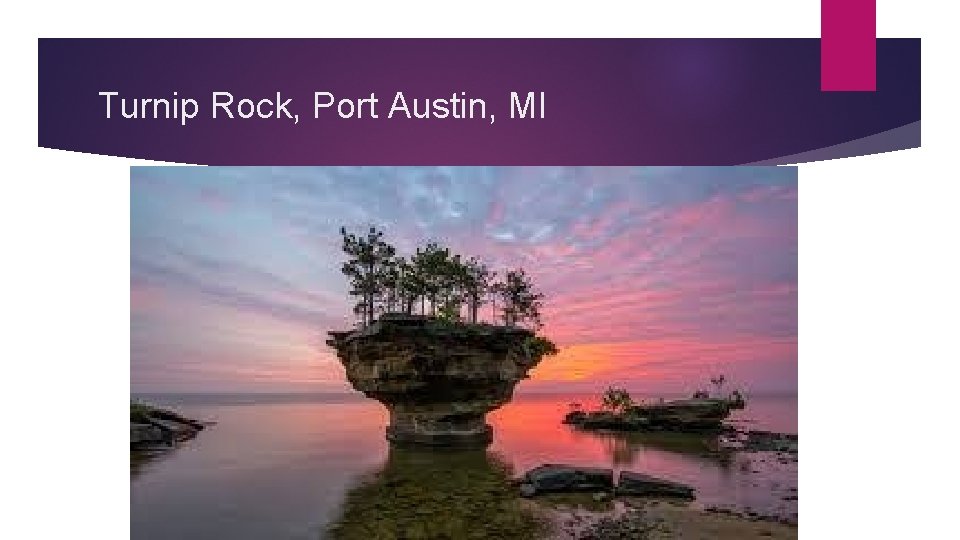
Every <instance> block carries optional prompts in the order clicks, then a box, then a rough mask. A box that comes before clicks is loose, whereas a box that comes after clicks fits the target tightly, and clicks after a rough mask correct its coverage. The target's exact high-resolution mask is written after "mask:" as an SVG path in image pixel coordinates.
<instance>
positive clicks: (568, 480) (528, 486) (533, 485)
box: [520, 464, 613, 497]
mask: <svg viewBox="0 0 960 540" xmlns="http://www.w3.org/2000/svg"><path fill="white" fill-rule="evenodd" d="M523 479H524V483H523V484H522V485H521V487H520V492H521V493H522V494H524V496H527V497H529V496H532V495H535V494H538V493H559V492H575V491H610V490H612V489H613V471H612V470H610V469H604V468H596V467H574V466H572V465H554V464H547V465H541V466H539V467H537V468H535V469H531V470H530V471H528V472H527V474H525V475H524V477H523Z"/></svg>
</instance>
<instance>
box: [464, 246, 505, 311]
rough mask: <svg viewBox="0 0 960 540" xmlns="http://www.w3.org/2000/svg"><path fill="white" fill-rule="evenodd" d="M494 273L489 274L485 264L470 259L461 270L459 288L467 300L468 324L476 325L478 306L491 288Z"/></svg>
mask: <svg viewBox="0 0 960 540" xmlns="http://www.w3.org/2000/svg"><path fill="white" fill-rule="evenodd" d="M495 276H496V272H491V271H490V270H489V269H488V268H487V266H486V265H485V264H483V263H482V262H481V261H479V260H478V259H476V258H474V257H470V259H468V260H467V261H466V262H465V263H463V265H462V268H461V276H460V278H461V287H462V288H463V292H464V295H465V296H466V299H467V308H468V309H469V314H470V315H469V319H470V322H472V323H476V322H477V318H478V313H479V311H480V306H481V305H483V303H484V298H486V296H487V293H488V292H489V291H490V288H491V286H492V284H493V283H492V280H493V279H494V277H495Z"/></svg>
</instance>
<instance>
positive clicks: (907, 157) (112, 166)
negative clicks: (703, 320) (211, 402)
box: [0, 0, 960, 539]
mask: <svg viewBox="0 0 960 540" xmlns="http://www.w3.org/2000/svg"><path fill="white" fill-rule="evenodd" d="M98 4H100V5H102V6H104V7H100V8H98V7H95V6H94V5H93V3H91V2H72V3H69V4H66V5H63V6H58V5H42V4H37V5H35V6H32V7H29V8H27V7H14V5H16V6H22V5H23V4H22V3H18V4H9V3H8V4H7V5H6V6H5V8H4V16H3V22H2V25H3V30H4V32H3V40H4V43H3V49H2V50H3V55H4V57H3V73H4V77H3V84H2V85H0V86H2V89H0V92H2V94H0V96H2V102H0V103H2V106H3V109H2V116H0V118H2V120H0V122H2V133H3V141H2V143H3V144H2V146H0V149H2V152H3V155H4V160H3V165H4V166H3V169H2V173H0V182H2V187H0V253H2V255H3V258H2V263H0V272H2V279H0V310H2V311H0V313H2V315H0V316H2V322H0V329H2V330H0V359H2V360H3V365H2V368H0V414H2V419H3V423H2V431H0V433H2V440H3V441H2V443H0V452H2V459H0V466H2V475H0V503H2V506H0V508H2V510H0V515H2V518H0V537H3V538H15V539H20V538H66V537H71V538H72V537H79V538H86V537H91V538H125V537H127V536H128V535H129V519H128V511H129V489H130V488H129V471H128V463H129V462H128V460H129V455H128V451H127V449H126V445H127V441H128V433H127V427H126V424H127V420H126V418H127V412H126V403H127V401H128V399H129V264H130V251H129V248H130V246H129V222H130V216H129V211H130V208H129V185H128V183H129V169H128V167H129V166H130V165H131V164H135V163H145V162H137V161H135V160H128V159H119V158H108V157H102V156H90V155H84V154H75V153H69V152H61V151H54V150H44V149H38V148H36V140H37V137H36V129H37V128H36V126H37V122H36V118H37V116H36V96H37V92H36V84H37V76H36V54H37V45H36V39H37V38H38V37H146V36H155V37H183V36H190V37H215V36H233V37H255V36H256V37H266V36H270V37H341V36H354V37H386V36H406V37H456V36H484V37H496V36H500V37H504V36H509V37H546V36H550V37H818V36H819V3H818V2H816V1H810V0H802V1H797V0H795V1H791V2H786V1H774V0H727V1H724V2H719V1H715V0H714V1H710V0H698V1H691V0H685V1H682V0H672V1H670V2H664V1H648V2H629V3H622V4H621V3H614V2H597V1H594V2H582V1H580V2H573V3H569V4H566V3H562V4H561V3H556V2H554V3H549V4H550V5H549V6H548V5H546V4H547V3H545V2H526V3H522V2H519V1H510V2H502V1H493V2H491V1H488V2H482V3H474V2H469V3H468V2H463V3H449V2H410V1H408V2H402V3H389V2H369V1H364V2H356V1H355V2H344V3H338V4H337V5H321V4H320V3H317V2H314V3H311V4H308V5H307V6H296V5H289V6H288V5H287V4H285V3H284V2H269V3H263V2H257V3H253V2H243V1H233V2H209V3H205V2H197V1H195V0H194V1H189V2H183V1H172V2H163V3H154V2H150V3H138V2H129V0H127V1H124V2H99V3H98ZM111 4H112V5H111ZM428 4H429V6H428V7H422V6H424V5H428ZM878 4H879V6H878V34H879V35H880V36H881V37H922V38H923V45H922V48H923V66H924V80H923V148H922V149H919V150H911V151H904V152H896V153H890V154H884V155H878V156H871V157H864V158H853V159H844V160H836V161H829V162H824V163H818V164H806V165H803V166H802V167H801V169H800V286H799V295H800V307H799V309H800V358H799V365H800V368H799V369H800V431H801V433H802V434H803V437H804V444H803V466H802V467H801V469H800V474H801V479H800V480H801V489H800V491H801V497H800V514H801V516H802V517H801V522H802V527H801V529H800V530H801V531H802V535H803V536H802V537H804V538H817V539H819V538H848V537H857V538H888V537H892V538H900V537H910V538H941V537H953V535H955V534H956V528H955V526H954V525H953V524H952V522H953V519H952V518H953V516H952V515H951V513H952V512H953V511H954V510H953V506H954V505H953V499H954V497H955V492H956V487H955V485H954V482H955V481H956V476H957V475H956V465H955V463H956V462H957V459H958V458H957V456H956V454H957V450H956V448H955V447H954V446H953V441H954V440H955V439H956V437H955V435H954V426H955V425H956V423H957V420H956V418H955V416H954V411H955V410H956V409H957V408H958V407H957V406H956V405H955V403H956V400H957V398H958V396H957V395H956V392H955V391H954V387H955V386H957V382H956V381H957V379H956V378H955V377H954V375H956V373H957V370H956V363H957V362H960V353H958V347H957V345H956V340H957V337H956V336H958V335H960V332H958V329H957V323H958V322H960V316H958V300H960V298H958V294H957V293H958V286H957V284H956V281H957V280H958V279H960V277H958V276H960V271H958V270H960V268H958V263H957V257H956V253H957V251H958V247H957V246H958V245H960V240H958V238H957V236H958V232H960V226H958V225H960V224H958V219H957V215H958V211H957V209H956V200H957V199H956V196H957V195H958V189H957V187H956V186H957V182H958V178H960V174H958V173H957V166H956V165H955V164H954V163H952V160H950V159H949V158H950V157H952V155H953V154H954V152H956V151H957V145H956V142H957V141H956V137H955V136H954V126H956V125H957V124H956V120H957V117H956V108H955V106H954V103H955V101H956V98H955V96H954V95H953V93H954V92H955V91H956V87H955V86H952V85H951V81H952V78H953V69H955V66H956V60H955V55H954V53H955V50H954V47H953V44H952V43H951V42H952V41H953V39H952V32H953V29H952V28H949V27H948V26H947V24H951V25H952V21H953V18H952V17H946V16H944V14H937V13H934V12H933V11H930V12H926V13H925V12H924V9H925V8H926V5H925V4H920V3H917V2H893V1H890V0H883V1H879V2H878ZM932 4H933V3H932V2H931V5H932ZM942 4H944V5H947V3H945V2H944V3H942ZM18 9H19V10H21V11H18ZM304 69H309V66H304ZM64 121H69V119H64Z"/></svg>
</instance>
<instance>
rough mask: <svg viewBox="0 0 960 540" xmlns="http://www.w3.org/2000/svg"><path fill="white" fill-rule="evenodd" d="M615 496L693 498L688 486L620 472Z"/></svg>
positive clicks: (646, 475) (691, 490)
mask: <svg viewBox="0 0 960 540" xmlns="http://www.w3.org/2000/svg"><path fill="white" fill-rule="evenodd" d="M617 495H636V496H653V497H681V498H684V499H693V498H694V489H693V488H692V487H690V486H688V485H685V484H680V483H677V482H672V481H670V480H664V479H662V478H657V477H655V476H650V475H648V474H642V473H635V472H630V471H622V472H621V473H620V478H619V480H618V481H617Z"/></svg>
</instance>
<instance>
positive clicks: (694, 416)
mask: <svg viewBox="0 0 960 540" xmlns="http://www.w3.org/2000/svg"><path fill="white" fill-rule="evenodd" d="M733 408H734V406H733V402H731V401H729V400H726V399H681V400H676V401H665V402H662V403H651V404H641V405H634V406H632V407H629V408H627V410H625V411H624V412H622V413H614V412H610V411H590V412H584V411H573V412H571V413H569V414H567V415H566V417H564V419H563V422H564V423H565V424H572V425H575V426H579V427H582V428H584V429H610V430H617V431H680V432H701V431H719V430H720V429H721V427H722V424H723V421H724V420H725V419H726V418H727V417H728V416H729V415H730V411H731V410H732V409H733Z"/></svg>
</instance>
